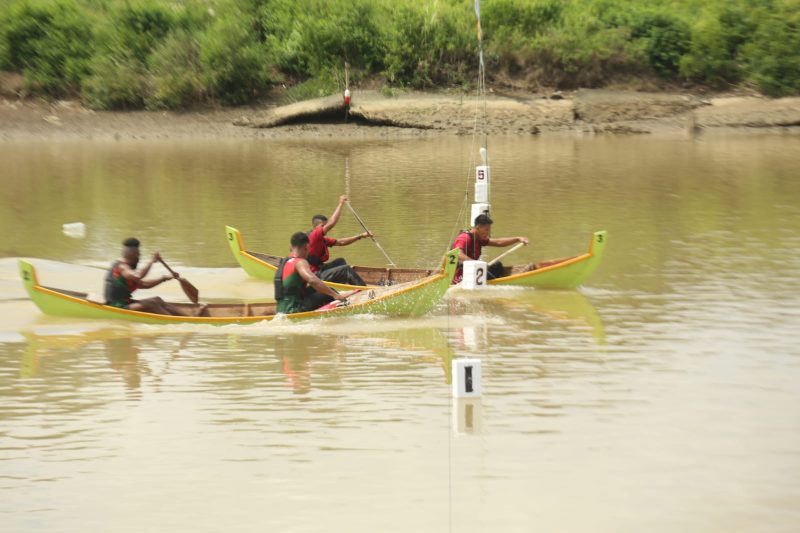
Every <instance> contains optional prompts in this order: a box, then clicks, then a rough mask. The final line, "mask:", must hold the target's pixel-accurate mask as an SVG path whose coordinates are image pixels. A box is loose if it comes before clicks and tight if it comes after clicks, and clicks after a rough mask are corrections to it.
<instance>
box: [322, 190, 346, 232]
mask: <svg viewBox="0 0 800 533" xmlns="http://www.w3.org/2000/svg"><path fill="white" fill-rule="evenodd" d="M346 201H347V195H344V194H343V195H341V196H340V197H339V205H337V206H336V209H334V210H333V214H332V215H331V218H329V219H328V221H327V222H326V223H325V225H324V226H322V234H323V235H327V234H328V232H329V231H330V230H332V229H333V227H334V226H335V225H336V223H337V222H339V217H340V216H341V215H342V206H344V203H345V202H346Z"/></svg>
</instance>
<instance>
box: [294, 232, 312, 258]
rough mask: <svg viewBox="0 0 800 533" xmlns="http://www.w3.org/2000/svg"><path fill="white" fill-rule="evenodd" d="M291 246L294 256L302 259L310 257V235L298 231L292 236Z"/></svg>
mask: <svg viewBox="0 0 800 533" xmlns="http://www.w3.org/2000/svg"><path fill="white" fill-rule="evenodd" d="M291 244H292V252H294V255H296V256H297V257H300V258H302V259H305V258H306V257H308V235H306V234H305V233H303V232H302V231H298V232H297V233H295V234H294V235H292V239H291Z"/></svg>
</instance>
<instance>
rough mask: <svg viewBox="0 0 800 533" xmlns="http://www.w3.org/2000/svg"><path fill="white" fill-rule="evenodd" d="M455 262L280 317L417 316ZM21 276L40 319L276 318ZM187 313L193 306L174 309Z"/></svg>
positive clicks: (30, 271) (267, 310) (264, 311)
mask: <svg viewBox="0 0 800 533" xmlns="http://www.w3.org/2000/svg"><path fill="white" fill-rule="evenodd" d="M457 262H458V252H457V251H456V250H452V251H450V252H448V254H447V255H446V256H445V258H444V261H443V265H442V268H441V269H440V270H439V271H438V272H435V273H432V274H431V275H429V276H426V277H424V278H421V279H417V280H415V281H411V282H408V283H400V284H397V285H391V286H386V287H367V288H364V287H360V288H359V289H361V290H358V291H357V292H355V293H354V294H352V295H351V296H349V297H348V301H349V304H348V305H340V306H336V305H335V304H329V305H328V306H325V307H323V308H321V309H318V310H316V311H309V312H305V313H292V314H288V315H284V316H285V317H286V318H288V319H291V320H304V319H311V318H320V317H327V316H346V315H357V314H380V315H392V316H419V315H423V314H425V313H427V312H429V311H430V310H431V309H433V307H434V306H435V305H436V304H437V303H438V302H439V301H440V300H441V298H442V296H443V295H444V293H445V292H446V291H447V289H448V288H449V287H450V284H451V283H452V280H453V275H454V274H455V270H456V265H457ZM19 269H20V276H21V277H22V282H23V284H24V286H25V289H26V290H27V292H28V295H29V296H30V298H31V300H32V301H33V303H34V304H36V306H37V307H38V308H39V309H40V310H41V311H42V312H43V313H45V314H48V315H55V316H66V317H75V318H99V319H123V320H129V321H133V322H144V323H149V324H174V323H187V322H188V323H196V324H213V325H225V324H250V323H254V322H260V321H264V320H272V319H274V318H275V317H276V316H278V315H276V313H275V307H276V304H275V302H255V303H248V302H237V303H213V304H209V305H208V315H209V316H201V317H187V316H173V315H159V314H155V313H144V312H141V311H131V310H129V309H119V308H116V307H111V306H108V305H104V304H103V303H99V302H94V301H91V300H90V299H89V298H88V295H87V294H86V293H82V292H75V291H70V290H64V289H56V288H52V287H46V286H43V285H40V284H39V280H38V277H37V275H36V270H35V269H34V267H33V265H31V264H30V263H28V262H27V261H22V260H20V261H19ZM173 305H176V306H179V307H181V308H184V309H187V310H191V309H197V305H195V304H190V303H175V304H173Z"/></svg>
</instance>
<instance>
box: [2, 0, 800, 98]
mask: <svg viewBox="0 0 800 533" xmlns="http://www.w3.org/2000/svg"><path fill="white" fill-rule="evenodd" d="M482 29H483V34H484V48H485V56H486V62H487V73H488V75H489V77H490V78H492V77H494V78H495V79H496V81H498V82H514V83H518V84H522V85H524V86H528V87H555V88H577V87H598V86H602V85H604V84H607V83H610V82H615V81H625V80H630V79H634V78H646V79H653V80H658V79H661V80H664V81H666V82H669V83H692V84H700V85H705V86H709V87H714V88H730V87H735V86H747V87H753V88H756V89H758V90H760V91H762V92H764V93H765V94H768V95H772V96H780V95H788V94H798V93H800V0H704V1H703V0H674V1H672V2H668V3H667V2H663V1H659V0H483V1H482ZM476 51H477V43H476V22H475V16H474V12H473V0H174V1H171V2H163V1H159V0H7V1H5V2H3V3H0V69H2V70H9V71H15V72H19V73H22V74H23V75H24V78H25V81H26V85H27V87H28V90H29V92H31V93H33V94H42V95H46V96H51V97H61V96H80V97H81V98H83V100H84V101H85V102H86V103H87V104H89V105H91V106H93V107H96V108H100V109H139V108H152V109H162V108H166V109H176V108H185V107H190V106H194V105H207V104H214V103H219V104H223V105H236V104H243V103H247V102H250V101H253V100H255V99H257V98H259V97H261V96H262V95H264V94H265V93H266V92H267V91H269V90H270V88H271V87H272V86H273V85H274V84H276V83H278V82H281V83H286V84H288V85H290V86H294V87H296V89H294V92H293V95H294V96H292V98H301V97H304V96H306V95H308V96H312V95H315V94H316V93H318V92H320V91H323V92H324V91H330V90H336V89H337V88H341V87H342V85H343V69H344V65H345V63H348V64H349V65H350V67H351V79H352V80H353V81H354V82H355V83H358V82H359V81H362V80H364V79H367V78H372V79H374V78H379V79H383V80H385V82H386V83H387V84H388V85H391V86H396V87H411V88H434V87H457V86H460V87H468V86H470V85H472V84H474V82H475V75H476V67H477V61H476ZM490 81H491V79H490Z"/></svg>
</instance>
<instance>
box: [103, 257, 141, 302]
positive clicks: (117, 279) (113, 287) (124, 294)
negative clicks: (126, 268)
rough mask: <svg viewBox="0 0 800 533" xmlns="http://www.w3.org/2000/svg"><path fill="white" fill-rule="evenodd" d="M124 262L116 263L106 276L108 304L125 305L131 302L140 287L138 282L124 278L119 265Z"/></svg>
mask: <svg viewBox="0 0 800 533" xmlns="http://www.w3.org/2000/svg"><path fill="white" fill-rule="evenodd" d="M121 262H122V261H114V262H113V263H111V267H110V268H109V269H108V274H106V283H105V297H106V303H107V304H111V303H125V304H127V303H128V302H130V301H131V296H132V295H133V291H135V290H136V289H137V288H138V287H137V286H136V282H135V281H132V280H126V279H125V278H123V277H122V273H121V272H120V269H119V265H120V263H121Z"/></svg>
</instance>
